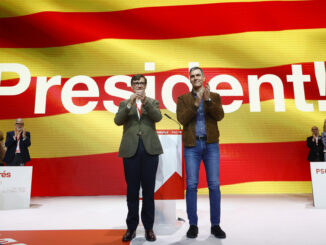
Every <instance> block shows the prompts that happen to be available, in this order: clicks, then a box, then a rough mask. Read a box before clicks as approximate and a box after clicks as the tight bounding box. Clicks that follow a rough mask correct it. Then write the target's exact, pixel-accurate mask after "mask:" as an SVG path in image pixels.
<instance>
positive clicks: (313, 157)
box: [307, 126, 324, 162]
mask: <svg viewBox="0 0 326 245" xmlns="http://www.w3.org/2000/svg"><path fill="white" fill-rule="evenodd" d="M311 131H312V136H310V137H308V138H307V146H308V147H309V148H310V150H309V155H308V161H310V162H322V161H324V153H323V151H324V145H323V142H322V140H321V137H320V136H319V130H318V127H316V126H313V127H312V128H311Z"/></svg>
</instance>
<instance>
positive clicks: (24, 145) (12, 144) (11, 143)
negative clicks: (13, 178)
mask: <svg viewBox="0 0 326 245" xmlns="http://www.w3.org/2000/svg"><path fill="white" fill-rule="evenodd" d="M14 135H15V132H14V131H10V132H7V137H6V143H5V146H6V147H7V152H6V155H5V157H4V159H3V161H4V162H5V163H10V162H12V161H13V160H14V158H15V153H16V148H17V140H14ZM30 145H31V134H30V133H29V132H26V139H25V140H23V139H21V140H20V141H19V147H20V153H21V155H22V159H23V161H24V163H25V162H28V161H30V160H31V158H30V156H29V151H28V147H29V146H30Z"/></svg>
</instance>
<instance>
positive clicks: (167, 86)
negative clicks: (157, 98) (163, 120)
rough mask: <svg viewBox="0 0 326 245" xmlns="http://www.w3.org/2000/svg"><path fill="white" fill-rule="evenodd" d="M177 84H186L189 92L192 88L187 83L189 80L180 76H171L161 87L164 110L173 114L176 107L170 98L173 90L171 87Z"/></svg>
mask: <svg viewBox="0 0 326 245" xmlns="http://www.w3.org/2000/svg"><path fill="white" fill-rule="evenodd" d="M177 83H185V84H187V85H188V88H189V90H191V88H192V85H191V83H190V82H189V79H188V78H186V77H185V76H182V75H173V76H171V77H169V78H168V79H166V80H165V82H164V83H163V87H162V101H163V104H164V105H165V107H166V109H168V110H169V111H172V112H173V113H175V112H176V110H177V106H176V104H175V102H174V100H173V97H172V90H173V87H174V86H175V85H176V84H177Z"/></svg>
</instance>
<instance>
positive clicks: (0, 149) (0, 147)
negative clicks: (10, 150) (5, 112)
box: [0, 131, 6, 166]
mask: <svg viewBox="0 0 326 245" xmlns="http://www.w3.org/2000/svg"><path fill="white" fill-rule="evenodd" d="M3 139H4V137H3V132H2V131H0V166H4V162H3V158H4V157H5V153H6V148H5V145H4V142H3Z"/></svg>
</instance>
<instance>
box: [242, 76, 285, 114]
mask: <svg viewBox="0 0 326 245" xmlns="http://www.w3.org/2000/svg"><path fill="white" fill-rule="evenodd" d="M262 83H271V85H272V87H273V91H274V104H275V111H285V101H284V90H283V84H282V80H281V79H280V78H279V77H278V76H276V75H272V74H266V75H263V76H261V77H260V78H258V76H253V75H249V76H248V86H249V101H250V111H251V112H260V111H261V108H260V95H259V87H260V85H261V84H262Z"/></svg>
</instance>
